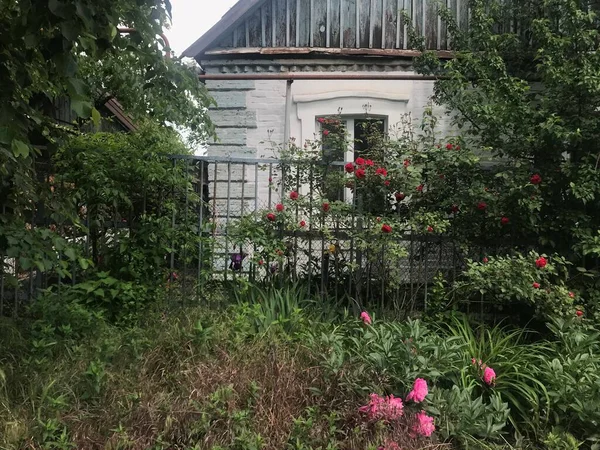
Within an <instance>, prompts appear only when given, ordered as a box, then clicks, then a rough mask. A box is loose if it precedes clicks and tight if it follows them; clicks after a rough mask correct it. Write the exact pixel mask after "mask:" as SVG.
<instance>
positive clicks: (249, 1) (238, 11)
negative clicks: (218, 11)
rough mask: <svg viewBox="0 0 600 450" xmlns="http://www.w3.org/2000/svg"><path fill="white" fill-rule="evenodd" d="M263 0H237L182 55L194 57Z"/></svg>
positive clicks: (263, 0)
mask: <svg viewBox="0 0 600 450" xmlns="http://www.w3.org/2000/svg"><path fill="white" fill-rule="evenodd" d="M263 2H265V0H239V1H238V2H237V3H236V4H235V5H233V6H232V7H231V8H230V9H229V11H227V12H226V13H225V15H224V16H223V17H222V18H221V20H219V21H218V22H217V23H216V24H215V25H214V26H213V27H212V28H211V29H210V30H208V31H207V32H206V33H204V34H203V35H202V36H200V38H199V39H198V40H196V42H194V43H193V44H192V45H190V46H189V47H188V48H187V49H186V50H184V52H183V53H182V54H181V56H183V57H188V58H196V59H197V57H198V56H199V55H200V54H201V53H202V52H203V51H204V50H206V49H207V48H208V47H209V46H210V45H211V44H213V43H214V42H216V41H217V40H218V39H219V38H220V37H221V36H223V35H224V34H226V33H227V32H228V31H230V30H231V29H232V28H233V27H234V26H235V25H237V24H238V23H239V22H240V20H241V19H242V18H243V17H244V16H245V14H246V13H247V12H249V11H251V10H252V9H253V8H255V7H257V6H259V5H260V4H262V3H263Z"/></svg>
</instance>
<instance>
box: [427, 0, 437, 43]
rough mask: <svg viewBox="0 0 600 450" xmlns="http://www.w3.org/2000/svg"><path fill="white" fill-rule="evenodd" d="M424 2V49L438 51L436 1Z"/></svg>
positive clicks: (428, 0)
mask: <svg viewBox="0 0 600 450" xmlns="http://www.w3.org/2000/svg"><path fill="white" fill-rule="evenodd" d="M424 2H425V17H424V21H425V26H424V33H425V48H427V49H428V50H438V42H437V41H438V6H437V0H424Z"/></svg>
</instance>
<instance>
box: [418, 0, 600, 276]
mask: <svg viewBox="0 0 600 450" xmlns="http://www.w3.org/2000/svg"><path fill="white" fill-rule="evenodd" d="M592 3H593V2H586V1H578V0H533V1H530V2H527V3H526V4H523V2H498V1H496V0H472V1H471V2H470V6H471V20H470V23H469V28H468V30H464V29H463V30H461V29H459V28H458V27H457V24H456V23H455V22H454V20H453V19H452V16H451V15H450V14H449V11H444V12H443V13H442V15H443V17H444V19H445V21H446V22H447V23H448V28H449V32H450V34H451V36H452V43H453V47H454V48H455V49H456V52H455V58H453V59H452V60H450V61H447V62H442V61H440V60H439V59H438V58H436V57H435V55H434V54H432V53H430V52H424V54H423V56H422V57H420V58H419V59H418V61H417V63H418V67H419V70H420V71H421V72H423V73H428V74H437V75H441V76H443V77H444V79H441V80H440V81H438V82H437V83H436V87H435V100H436V101H437V102H438V103H440V104H443V105H446V106H447V107H448V109H449V110H451V111H455V112H458V114H455V115H454V116H453V117H454V121H455V124H456V126H457V127H458V128H459V129H461V130H462V131H463V135H464V136H463V137H464V139H465V140H466V142H467V143H468V145H470V146H472V147H473V148H478V149H480V151H481V152H483V153H484V154H485V153H487V154H488V155H489V157H490V159H492V160H494V161H495V165H493V166H492V169H491V170H490V173H493V175H494V179H495V181H494V185H492V186H489V187H490V189H491V190H492V191H494V192H495V194H496V195H494V196H490V198H489V201H488V205H489V206H490V207H491V208H495V207H496V206H500V209H503V210H504V211H505V214H509V213H510V215H511V221H512V224H513V225H517V224H518V227H516V226H515V227H514V228H513V238H515V241H514V242H515V243H519V244H520V245H521V246H525V245H537V246H538V248H539V249H540V250H542V251H546V252H559V253H561V254H563V255H565V256H567V257H568V259H570V260H571V261H573V262H575V263H576V267H580V272H581V273H582V274H588V273H589V271H590V270H597V269H598V268H599V264H598V261H599V260H598V258H599V257H600V245H598V244H599V242H600V241H599V236H600V139H599V138H600V113H599V110H600V109H599V108H600V52H599V51H598V50H599V46H600V31H599V30H600V29H599V16H598V8H597V6H596V7H594V6H593V5H592ZM470 187H471V188H475V187H476V186H473V185H471V186H470ZM472 190H473V189H471V191H472Z"/></svg>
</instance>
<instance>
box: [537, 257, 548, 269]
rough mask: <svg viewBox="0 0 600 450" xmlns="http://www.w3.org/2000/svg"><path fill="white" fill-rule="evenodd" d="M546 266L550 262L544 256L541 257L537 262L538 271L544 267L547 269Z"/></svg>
mask: <svg viewBox="0 0 600 450" xmlns="http://www.w3.org/2000/svg"><path fill="white" fill-rule="evenodd" d="M546 264H548V261H547V260H546V258H544V257H543V256H540V257H539V258H538V259H536V260H535V265H536V267H537V268H538V269H543V268H544V267H546Z"/></svg>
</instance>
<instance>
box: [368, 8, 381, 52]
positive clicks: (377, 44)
mask: <svg viewBox="0 0 600 450" xmlns="http://www.w3.org/2000/svg"><path fill="white" fill-rule="evenodd" d="M382 19H383V0H371V24H370V25H371V36H370V37H369V44H370V45H369V47H371V48H382V42H381V37H382V27H383V24H382Z"/></svg>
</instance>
